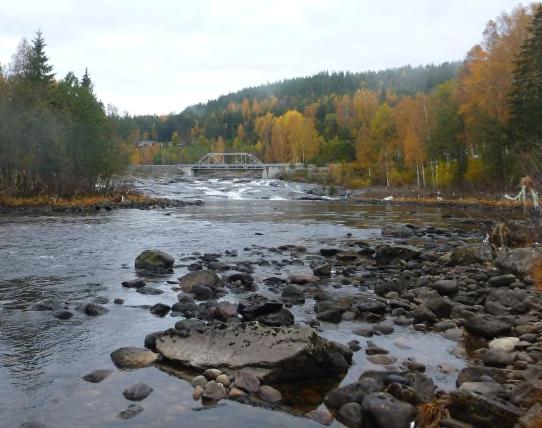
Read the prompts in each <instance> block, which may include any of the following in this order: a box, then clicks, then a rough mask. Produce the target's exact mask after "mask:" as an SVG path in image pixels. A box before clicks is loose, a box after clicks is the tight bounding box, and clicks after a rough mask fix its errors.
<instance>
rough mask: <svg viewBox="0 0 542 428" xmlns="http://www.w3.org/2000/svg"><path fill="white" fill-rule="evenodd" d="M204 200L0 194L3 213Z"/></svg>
mask: <svg viewBox="0 0 542 428" xmlns="http://www.w3.org/2000/svg"><path fill="white" fill-rule="evenodd" d="M201 203H202V202H201V201H181V200H174V199H167V198H154V197H148V196H145V195H143V194H139V193H130V194H129V195H127V196H124V195H121V194H113V195H100V194H97V195H86V196H77V197H74V198H58V197H51V196H36V197H7V196H0V213H12V212H22V213H37V214H40V213H50V212H60V213H77V212H80V213H83V212H100V211H104V212H107V211H111V210H117V209H157V208H175V207H184V206H187V205H200V204H201Z"/></svg>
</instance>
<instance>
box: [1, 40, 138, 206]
mask: <svg viewBox="0 0 542 428" xmlns="http://www.w3.org/2000/svg"><path fill="white" fill-rule="evenodd" d="M45 46H46V43H45V40H44V37H43V35H42V34H41V32H37V34H36V36H35V38H34V39H33V40H32V42H31V43H28V42H27V41H26V40H24V39H23V41H22V42H21V43H20V44H19V47H18V49H17V51H16V52H15V54H14V55H13V59H12V62H11V63H10V64H9V66H8V67H5V68H2V67H0V197H2V196H35V195H48V196H51V197H53V196H58V197H72V196H76V195H87V194H93V193H97V192H99V191H107V190H109V188H110V184H111V178H112V177H113V175H114V174H115V173H117V172H120V171H121V170H122V168H123V167H124V166H125V165H127V163H128V160H129V153H130V150H129V148H128V147H126V146H124V145H123V143H122V141H121V140H120V139H119V138H118V137H117V136H116V135H115V133H114V127H113V123H112V121H111V120H110V119H109V118H108V117H107V115H106V113H105V110H104V107H103V105H102V104H101V102H99V101H98V99H97V98H96V95H95V94H94V92H93V83H92V80H91V79H90V77H89V74H88V73H87V72H85V74H84V75H83V76H82V77H81V79H78V78H77V77H76V76H75V75H74V74H73V73H71V72H70V73H68V74H67V75H66V76H65V77H64V78H63V79H61V80H56V79H55V77H54V73H53V67H52V66H51V65H50V64H49V60H48V58H47V56H46V54H45Z"/></svg>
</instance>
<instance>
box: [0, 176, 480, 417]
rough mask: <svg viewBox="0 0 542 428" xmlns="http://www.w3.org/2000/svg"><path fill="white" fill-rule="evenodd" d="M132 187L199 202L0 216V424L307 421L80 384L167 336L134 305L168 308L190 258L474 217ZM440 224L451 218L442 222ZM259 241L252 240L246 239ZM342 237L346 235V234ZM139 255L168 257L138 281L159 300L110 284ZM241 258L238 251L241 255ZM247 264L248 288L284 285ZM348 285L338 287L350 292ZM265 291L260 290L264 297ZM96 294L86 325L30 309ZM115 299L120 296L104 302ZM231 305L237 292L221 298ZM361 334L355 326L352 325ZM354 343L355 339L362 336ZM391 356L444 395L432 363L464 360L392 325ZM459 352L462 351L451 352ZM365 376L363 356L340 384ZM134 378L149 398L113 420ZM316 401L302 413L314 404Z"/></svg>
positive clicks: (445, 380)
mask: <svg viewBox="0 0 542 428" xmlns="http://www.w3.org/2000/svg"><path fill="white" fill-rule="evenodd" d="M136 184H137V186H138V187H140V188H141V189H143V190H145V191H147V192H149V193H152V194H155V195H160V196H167V197H176V198H181V199H203V200H204V202H205V204H204V205H203V206H190V207H184V208H176V209H165V210H153V211H144V210H118V211H111V212H99V213H96V214H79V215H72V214H70V215H65V214H59V215H49V216H36V215H15V214H9V215H2V216H1V217H0V261H1V262H0V331H1V334H0V381H1V382H0V396H1V397H2V399H1V400H0V425H1V426H18V425H19V424H20V423H22V422H24V421H28V420H35V421H40V422H43V423H45V424H46V426H50V427H58V426H63V427H64V426H85V427H86V426H90V427H98V426H111V427H114V426H121V425H123V426H125V425H127V424H129V426H152V427H154V426H156V427H158V426H160V427H162V426H195V425H196V424H202V425H203V426H207V427H215V426H216V427H219V426H232V424H240V423H241V424H244V425H245V426H255V425H259V426H260V427H274V426H293V427H295V426H318V424H316V423H315V422H313V421H310V420H307V419H305V418H302V417H296V416H292V415H290V414H288V413H284V412H279V411H271V410H265V409H261V408H257V407H252V406H249V405H243V404H239V403H235V402H231V401H227V400H225V401H223V402H222V403H220V404H221V405H219V406H218V407H215V408H209V409H205V410H202V411H195V410H193V409H198V408H201V404H200V403H196V402H194V401H193V400H192V397H191V392H192V389H191V387H190V385H189V384H188V383H186V382H184V381H182V380H179V379H177V378H175V377H173V376H170V375H168V374H166V373H164V372H162V371H160V370H159V369H157V368H154V367H151V368H147V369H142V370H136V371H115V372H114V373H113V374H112V375H111V376H109V377H108V378H107V379H105V380H104V381H103V382H101V383H99V384H90V383H88V382H85V381H83V380H82V379H81V377H82V376H83V375H85V374H87V373H88V372H90V371H92V370H95V369H101V368H113V365H112V362H111V360H110V357H109V354H110V353H111V352H112V351H114V350H115V349H117V348H119V347H121V346H128V345H134V346H142V345H143V338H144V336H145V335H146V334H148V333H150V332H153V331H156V330H163V329H166V328H169V327H171V326H172V325H173V324H174V322H175V321H177V320H178V319H179V318H172V317H170V316H169V315H168V316H166V317H164V318H157V317H155V316H153V315H151V314H150V313H149V312H148V310H147V309H145V308H141V307H140V305H152V304H154V303H158V302H163V303H166V304H170V305H171V304H173V303H174V302H176V300H177V299H176V293H175V292H173V291H171V289H170V287H171V286H170V285H167V284H166V281H167V280H168V279H174V278H177V277H180V276H182V275H183V274H184V273H186V269H185V267H184V265H186V264H189V263H190V262H191V261H190V259H185V260H183V258H186V257H188V258H189V257H190V254H191V253H193V252H200V253H209V252H222V253H223V252H224V251H225V250H238V256H237V257H232V258H228V257H224V258H223V259H221V260H222V261H226V262H227V261H242V260H256V259H258V258H261V257H264V258H266V259H268V260H272V259H273V258H275V259H277V260H281V259H282V258H284V256H282V255H277V254H275V253H270V252H268V251H267V250H266V249H262V248H261V247H266V248H268V247H276V246H279V245H284V244H296V245H303V246H305V247H307V248H308V249H309V251H317V249H318V248H320V247H322V246H329V245H334V244H335V243H336V242H337V241H338V240H345V239H368V240H371V239H374V238H376V237H378V236H379V235H380V228H381V227H382V226H383V225H385V224H386V223H389V222H401V223H415V224H420V225H434V226H451V227H461V228H464V227H466V226H465V225H464V224H463V222H462V219H464V218H469V217H470V216H471V215H473V214H466V213H464V212H451V213H450V212H444V211H443V210H442V209H440V208H433V207H426V208H405V207H400V206H393V207H391V206H372V205H369V206H367V205H356V204H352V203H349V202H345V201H316V202H314V201H312V202H311V201H299V200H295V199H297V198H298V197H299V196H303V195H304V192H303V188H304V187H303V186H301V185H297V184H292V183H282V182H278V181H271V180H265V181H264V180H233V181H232V180H229V181H221V180H213V181H208V182H204V181H200V180H197V181H183V180H177V179H175V178H173V177H163V178H161V179H141V178H138V179H137V181H136ZM450 214H451V215H452V217H449V215H450ZM255 233H261V234H263V235H256V234H255ZM349 234H350V235H351V238H347V235H349ZM147 248H159V249H162V250H165V251H167V252H169V253H170V254H172V255H173V256H174V257H175V259H176V261H177V267H176V268H175V273H174V274H172V275H170V276H169V277H168V276H161V277H158V278H150V279H149V282H153V283H154V284H153V285H156V286H157V287H159V288H161V289H162V290H163V291H164V294H162V295H158V296H146V295H141V294H139V293H136V292H134V290H130V289H125V288H123V287H121V286H120V283H121V282H122V281H124V280H128V279H132V278H134V277H135V271H134V268H133V262H134V259H135V257H136V256H137V254H138V253H140V252H141V251H142V250H144V249H147ZM244 249H245V250H244ZM288 270H295V271H299V270H306V271H308V270H309V267H308V266H290V267H287V268H286V269H285V270H281V271H280V272H277V271H275V270H274V269H273V267H272V266H271V267H269V266H267V267H266V266H264V267H257V270H256V272H255V274H254V276H255V278H256V279H257V280H262V279H263V278H266V277H268V276H271V275H280V276H284V275H285V273H286V272H288ZM349 288H352V289H353V287H348V286H346V287H344V288H343V289H342V290H341V292H343V293H346V294H348V293H353V292H354V291H355V290H349ZM263 291H264V292H265V290H263ZM96 297H107V298H109V299H110V303H109V304H107V305H105V306H106V307H107V308H108V309H110V312H109V313H108V314H106V315H104V316H100V317H94V318H92V317H88V316H86V315H84V314H82V313H81V312H75V316H74V317H73V318H72V319H70V320H67V321H61V320H58V319H56V318H53V317H52V315H51V313H50V312H36V311H32V310H30V307H31V305H32V304H34V303H35V302H38V301H40V300H43V299H46V298H54V299H60V300H62V301H65V302H68V303H70V305H75V304H78V303H81V302H90V301H92V300H93V299H95V298H96ZM116 297H120V298H123V299H125V304H124V305H122V306H118V305H113V304H112V300H113V299H114V298H116ZM227 298H228V299H230V300H235V299H236V298H237V297H236V296H233V295H230V296H228V297H227ZM311 307H312V304H311V302H310V301H308V302H307V303H306V304H305V305H304V306H301V307H295V308H294V309H293V312H294V313H295V314H296V318H297V320H298V321H303V320H304V319H308V318H310V308H311ZM349 324H350V323H341V324H340V325H339V327H337V326H335V325H324V332H323V333H322V334H323V335H324V336H325V337H329V338H331V339H333V340H337V341H339V342H342V343H346V342H348V341H349V340H351V339H352V338H354V337H353V336H352V334H351V327H352V326H351V325H349ZM356 325H359V324H356ZM399 336H402V337H404V338H405V340H407V341H408V342H409V344H410V346H411V347H412V349H409V350H405V349H400V348H398V347H397V346H395V345H394V343H393V340H395V339H396V338H397V337H399ZM356 338H357V339H360V342H361V343H362V344H363V342H364V340H361V339H363V338H359V337H356ZM373 341H374V342H376V343H377V344H378V345H380V346H383V347H385V348H387V349H389V350H390V351H392V354H393V355H395V356H396V357H398V359H399V360H402V359H405V358H407V357H411V356H413V357H416V359H417V361H421V362H424V363H426V364H427V367H428V374H429V375H430V376H432V377H433V378H434V379H435V381H436V382H437V383H438V384H439V386H440V387H441V388H444V389H447V388H451V387H452V385H453V382H454V381H455V377H456V374H452V375H442V374H441V373H439V372H438V370H437V366H438V364H441V363H446V364H450V365H452V366H454V367H456V368H457V369H460V368H461V367H462V366H463V365H464V362H463V360H461V359H459V358H457V357H456V356H454V355H453V353H454V352H455V351H456V349H457V347H458V344H457V343H456V342H453V341H450V340H447V339H444V338H443V337H442V336H440V335H438V334H423V333H419V332H413V331H412V330H411V329H406V328H404V329H397V332H396V334H394V335H393V336H390V337H384V336H383V337H379V338H373ZM459 346H461V345H460V344H459ZM372 368H375V366H372V365H371V364H370V363H368V362H367V361H366V360H365V358H364V354H363V351H361V352H358V353H356V354H355V364H354V365H353V367H352V368H351V369H350V371H349V373H348V374H347V376H346V378H345V379H343V383H348V382H351V381H353V380H355V379H356V378H357V377H358V376H359V375H360V374H361V373H362V372H363V371H364V370H367V369H372ZM137 382H146V383H148V384H149V385H150V386H152V387H153V388H154V392H153V393H152V394H151V395H150V396H149V397H148V398H147V399H145V400H144V401H143V402H142V403H141V405H142V406H143V407H144V409H145V410H144V411H143V413H141V414H140V415H138V416H137V417H136V418H134V419H131V420H130V421H129V422H127V421H122V420H121V419H119V418H118V416H117V415H118V413H119V412H120V411H122V410H124V409H125V408H126V407H127V406H128V404H130V402H128V401H127V400H125V399H124V398H123V396H122V391H123V390H124V388H125V387H127V386H129V385H131V384H133V383H137ZM317 405H318V403H314V404H313V406H312V407H315V406H317Z"/></svg>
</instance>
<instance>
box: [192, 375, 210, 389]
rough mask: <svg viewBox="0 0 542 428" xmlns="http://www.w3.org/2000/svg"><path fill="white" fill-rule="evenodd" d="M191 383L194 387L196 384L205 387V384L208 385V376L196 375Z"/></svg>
mask: <svg viewBox="0 0 542 428" xmlns="http://www.w3.org/2000/svg"><path fill="white" fill-rule="evenodd" d="M190 384H191V385H192V386H193V387H196V386H201V387H202V388H203V387H205V385H207V378H206V377H205V376H201V375H200V376H196V377H195V378H193V379H192V381H191V382H190Z"/></svg>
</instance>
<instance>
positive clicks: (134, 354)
mask: <svg viewBox="0 0 542 428" xmlns="http://www.w3.org/2000/svg"><path fill="white" fill-rule="evenodd" d="M157 358H158V354H155V353H154V352H152V351H149V350H147V349H142V348H136V347H134V346H127V347H124V348H119V349H117V350H116V351H114V352H112V353H111V360H113V363H115V365H116V366H117V367H118V368H120V369H137V368H142V367H148V366H150V365H151V364H153V363H154V362H155V361H156V359H157Z"/></svg>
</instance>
